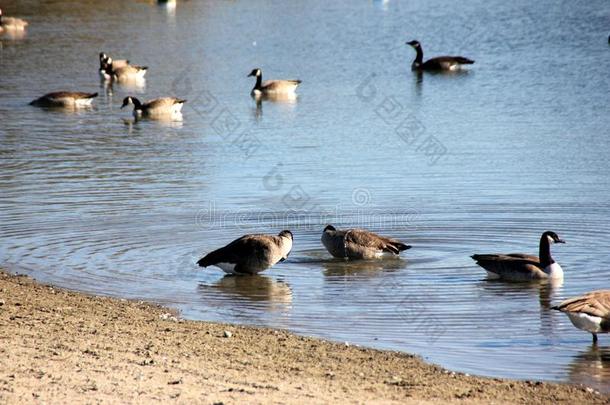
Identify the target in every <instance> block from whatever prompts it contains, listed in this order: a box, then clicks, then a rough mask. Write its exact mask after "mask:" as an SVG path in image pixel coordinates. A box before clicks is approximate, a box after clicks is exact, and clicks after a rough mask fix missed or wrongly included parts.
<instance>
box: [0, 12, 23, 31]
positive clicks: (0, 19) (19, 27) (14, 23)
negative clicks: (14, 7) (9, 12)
mask: <svg viewBox="0 0 610 405" xmlns="http://www.w3.org/2000/svg"><path fill="white" fill-rule="evenodd" d="M27 26H28V22H27V21H25V20H23V19H21V18H16V17H5V16H4V15H2V9H0V32H2V31H23V30H25V27H27Z"/></svg>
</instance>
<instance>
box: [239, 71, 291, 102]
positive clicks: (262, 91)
mask: <svg viewBox="0 0 610 405" xmlns="http://www.w3.org/2000/svg"><path fill="white" fill-rule="evenodd" d="M250 76H255V77H256V84H255V85H254V88H253V89H252V92H251V94H252V95H253V96H263V95H273V94H283V93H294V92H295V91H296V89H297V87H298V86H299V84H301V81H300V80H265V81H264V82H263V72H262V70H260V69H258V68H257V69H253V70H252V72H250V74H249V75H248V77H250Z"/></svg>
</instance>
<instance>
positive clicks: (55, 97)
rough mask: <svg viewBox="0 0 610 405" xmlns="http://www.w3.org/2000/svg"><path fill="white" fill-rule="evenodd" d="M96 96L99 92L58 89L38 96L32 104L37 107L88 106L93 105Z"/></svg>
mask: <svg viewBox="0 0 610 405" xmlns="http://www.w3.org/2000/svg"><path fill="white" fill-rule="evenodd" d="M95 97H97V93H83V92H80V91H56V92H53V93H48V94H45V95H44V96H42V97H39V98H37V99H36V100H34V101H32V102H31V103H30V105H33V106H36V107H87V106H90V105H91V102H92V101H93V99H94V98H95Z"/></svg>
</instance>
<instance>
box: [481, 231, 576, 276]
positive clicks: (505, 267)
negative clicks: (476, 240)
mask: <svg viewBox="0 0 610 405" xmlns="http://www.w3.org/2000/svg"><path fill="white" fill-rule="evenodd" d="M553 243H565V241H564V240H563V239H560V238H559V236H557V234H556V233H555V232H551V231H546V232H544V233H543V234H542V236H541V237H540V248H539V252H540V256H538V257H537V256H533V255H526V254H523V253H509V254H482V255H472V256H470V257H472V258H473V259H474V260H475V261H476V262H477V264H478V265H479V266H481V267H483V268H484V269H485V270H486V271H487V275H488V276H489V278H493V279H502V280H506V281H532V280H545V279H554V280H561V279H563V270H562V269H561V266H560V265H559V263H557V262H555V260H553V257H552V256H551V245H552V244H553Z"/></svg>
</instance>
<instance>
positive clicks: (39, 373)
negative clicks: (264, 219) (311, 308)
mask: <svg viewBox="0 0 610 405" xmlns="http://www.w3.org/2000/svg"><path fill="white" fill-rule="evenodd" d="M0 341H2V343H1V344H0V402H1V403H29V402H35V403H42V402H52V403H56V402H62V403H63V402H72V401H78V402H87V403H114V402H129V403H149V402H174V403H187V402H198V403H210V404H211V403H225V404H227V403H242V402H248V403H325V402H331V401H332V402H334V403H384V404H385V403H403V404H404V403H438V402H441V401H442V402H459V403H469V404H470V403H472V404H479V403H490V402H494V403H528V404H531V403H540V404H547V403H548V404H551V403H552V404H556V403H600V404H601V403H606V404H607V403H610V395H607V394H599V393H597V392H595V391H594V390H592V389H591V388H587V387H582V386H574V385H568V384H561V383H550V382H539V381H538V382H532V381H516V380H508V379H500V378H487V377H476V376H469V375H466V374H463V373H457V372H452V371H449V370H445V369H443V368H442V367H439V366H436V365H431V364H428V363H425V362H424V361H423V360H422V359H421V358H419V357H418V356H414V355H411V354H406V353H401V352H394V351H382V350H376V349H369V348H363V347H359V346H351V345H350V346H348V345H346V344H341V343H334V342H329V341H324V340H321V339H317V338H310V337H303V336H298V335H295V334H292V333H289V332H286V331H282V330H274V329H268V328H259V327H250V326H241V325H229V324H218V323H209V322H202V321H188V320H183V319H180V318H178V317H177V315H176V313H175V311H172V310H171V309H168V308H165V307H162V306H159V305H155V304H151V303H146V302H141V301H128V300H124V299H115V298H108V297H98V296H90V295H86V294H83V293H78V292H72V291H68V290H64V289H61V288H56V287H52V286H48V285H43V284H39V283H38V282H36V281H35V280H33V279H31V278H30V277H28V276H21V275H11V274H9V273H6V272H4V271H3V270H1V269H0Z"/></svg>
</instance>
